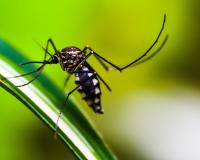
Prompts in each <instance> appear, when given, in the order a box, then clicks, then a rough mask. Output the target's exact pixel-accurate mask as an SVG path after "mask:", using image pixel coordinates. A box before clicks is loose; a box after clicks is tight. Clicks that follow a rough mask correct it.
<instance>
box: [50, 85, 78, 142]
mask: <svg viewBox="0 0 200 160" xmlns="http://www.w3.org/2000/svg"><path fill="white" fill-rule="evenodd" d="M79 87H80V86H77V87H76V88H74V89H73V90H71V91H70V92H69V93H68V94H67V97H66V99H65V102H64V105H63V106H62V107H61V109H60V110H59V113H58V118H57V120H56V125H55V133H54V138H55V139H56V138H57V131H58V122H59V120H60V116H61V114H62V111H63V109H64V107H65V105H66V103H67V101H68V99H69V96H70V95H71V94H72V93H73V92H74V91H76V90H77V89H78V88H79Z"/></svg>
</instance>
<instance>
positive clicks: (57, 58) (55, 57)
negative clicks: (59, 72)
mask: <svg viewBox="0 0 200 160" xmlns="http://www.w3.org/2000/svg"><path fill="white" fill-rule="evenodd" d="M58 62H59V57H58V55H56V54H55V55H53V56H52V59H51V63H53V64H57V63H58Z"/></svg>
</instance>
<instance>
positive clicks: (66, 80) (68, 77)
mask: <svg viewBox="0 0 200 160" xmlns="http://www.w3.org/2000/svg"><path fill="white" fill-rule="evenodd" d="M71 76H72V75H71V74H69V75H68V76H67V78H66V79H65V82H64V88H66V86H67V83H68V81H69V79H70V77H71Z"/></svg>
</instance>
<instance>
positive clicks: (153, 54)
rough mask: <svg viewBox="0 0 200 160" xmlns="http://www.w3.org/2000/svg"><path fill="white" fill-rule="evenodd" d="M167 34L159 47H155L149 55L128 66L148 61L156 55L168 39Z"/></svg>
mask: <svg viewBox="0 0 200 160" xmlns="http://www.w3.org/2000/svg"><path fill="white" fill-rule="evenodd" d="M168 37H169V36H168V35H167V36H166V37H165V39H164V41H163V42H162V44H161V45H160V47H159V48H158V49H156V51H155V52H153V53H152V54H151V55H150V56H149V57H147V58H144V59H142V60H141V61H139V62H137V63H135V64H133V65H131V66H130V67H135V66H136V65H139V64H141V63H144V62H146V61H148V60H149V59H151V58H153V57H154V56H155V55H157V53H158V52H159V51H160V50H161V49H162V48H163V47H164V45H165V44H166V42H167V40H168Z"/></svg>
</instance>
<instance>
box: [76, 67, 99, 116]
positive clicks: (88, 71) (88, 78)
mask: <svg viewBox="0 0 200 160" xmlns="http://www.w3.org/2000/svg"><path fill="white" fill-rule="evenodd" d="M77 72H78V73H75V79H76V80H75V82H76V84H77V85H79V86H80V87H79V89H78V91H79V92H80V93H81V95H82V97H83V99H84V100H85V101H86V102H87V104H88V105H89V106H90V107H92V109H93V110H94V111H95V112H97V113H103V109H102V107H101V90H100V84H99V80H98V79H97V76H96V74H95V72H94V70H93V69H92V68H91V67H90V66H89V65H88V64H85V65H84V66H82V67H81V68H80V69H79V70H78V71H77Z"/></svg>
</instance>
